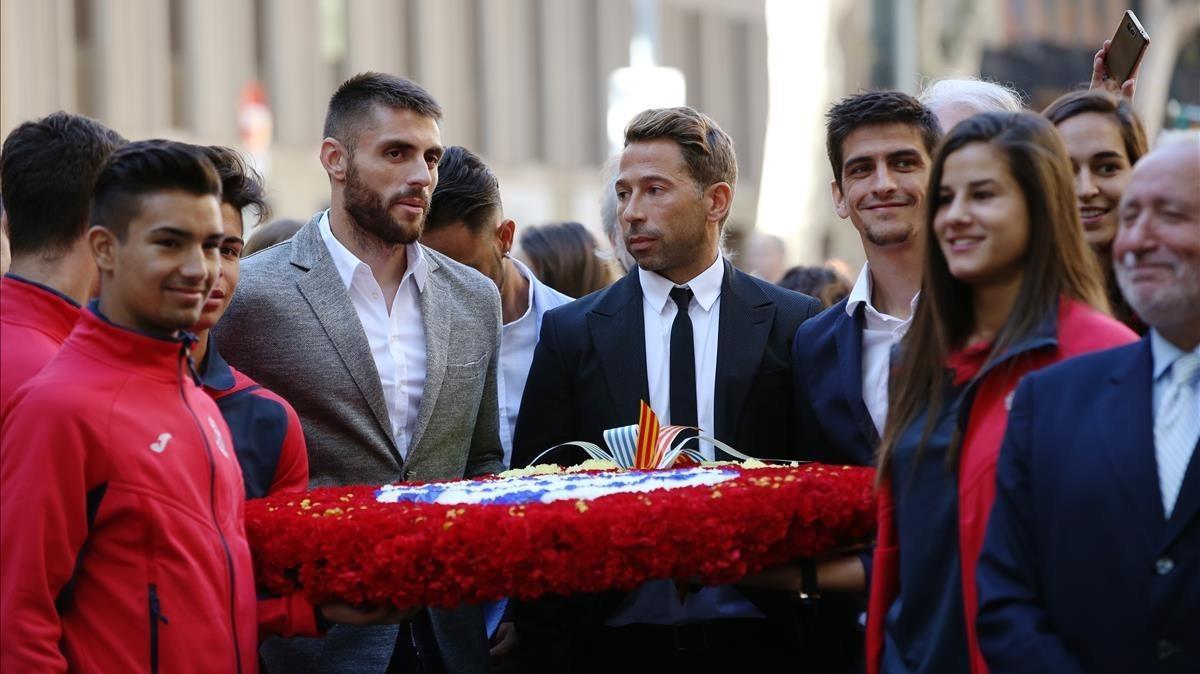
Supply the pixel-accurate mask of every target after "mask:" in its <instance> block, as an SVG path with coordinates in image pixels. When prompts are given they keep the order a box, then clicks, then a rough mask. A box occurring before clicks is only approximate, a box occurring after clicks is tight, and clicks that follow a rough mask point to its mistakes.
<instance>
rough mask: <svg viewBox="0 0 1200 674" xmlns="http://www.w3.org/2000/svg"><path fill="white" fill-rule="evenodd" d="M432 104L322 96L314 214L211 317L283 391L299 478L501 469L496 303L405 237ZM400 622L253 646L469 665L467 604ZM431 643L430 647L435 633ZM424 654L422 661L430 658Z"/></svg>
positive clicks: (480, 665) (404, 84)
mask: <svg viewBox="0 0 1200 674" xmlns="http://www.w3.org/2000/svg"><path fill="white" fill-rule="evenodd" d="M440 118H441V109H440V107H439V106H438V104H437V103H436V102H435V101H434V100H433V98H432V97H430V96H429V94H428V93H427V92H426V91H425V90H424V89H422V88H421V87H420V86H418V85H416V84H414V83H412V82H409V81H407V80H404V79H401V78H398V77H393V76H390V75H383V74H378V73H365V74H362V75H358V76H355V77H353V78H351V79H350V80H347V81H346V82H345V83H343V84H342V85H341V87H340V88H339V89H338V91H337V92H336V93H335V94H334V96H333V98H332V99H331V100H330V104H329V111H328V113H327V116H326V120H325V139H324V141H322V144H321V163H322V165H323V166H324V168H325V171H326V173H327V174H328V175H329V182H330V186H331V191H332V199H331V207H330V209H329V210H328V211H325V212H323V213H318V214H317V215H316V216H314V217H313V219H312V220H311V221H310V222H309V223H308V224H307V225H305V226H304V227H303V228H301V229H300V231H299V232H297V233H296V235H295V237H293V238H292V239H291V240H290V241H287V242H284V243H281V244H279V245H277V246H274V247H272V248H269V249H267V250H265V251H263V252H262V253H259V254H258V255H254V256H252V257H250V258H248V259H247V260H246V261H245V262H244V263H243V265H242V277H241V282H240V284H239V287H238V291H237V295H236V296H235V298H234V299H233V303H232V304H231V306H230V308H229V311H228V313H227V314H226V315H225V317H224V319H223V320H222V321H221V323H220V325H219V326H218V327H217V334H218V341H219V344H220V348H221V352H222V353H223V354H225V356H226V359H227V360H228V361H229V362H230V364H232V365H234V366H235V367H237V368H238V369H240V370H242V371H244V372H246V373H247V374H249V375H250V376H252V377H254V378H255V379H256V380H257V381H259V382H262V384H263V385H264V386H268V387H270V388H271V389H272V390H274V391H276V392H278V393H279V394H280V395H282V396H284V397H285V398H286V399H287V400H288V401H289V402H291V403H292V405H293V406H294V407H295V408H296V411H297V412H298V413H299V415H300V419H301V423H302V425H303V427H304V434H305V439H306V441H307V443H308V449H309V465H310V473H311V476H312V482H313V484H314V485H345V484H382V483H386V482H395V481H399V480H411V479H421V480H430V479H451V478H462V477H470V476H475V475H481V474H485V473H489V472H494V471H496V470H499V469H501V468H502V465H501V457H502V450H501V445H500V439H499V431H498V429H499V421H498V418H499V408H498V405H497V397H496V354H497V349H498V346H499V338H500V337H499V335H500V298H499V295H498V294H497V292H496V287H495V286H494V285H493V284H492V283H491V282H490V281H488V280H487V279H486V278H484V277H483V276H481V275H480V274H478V273H477V272H475V271H474V270H472V269H470V268H468V267H465V266H463V265H460V264H458V263H457V262H454V261H453V260H451V259H449V258H447V257H445V256H443V255H441V254H439V253H436V252H434V251H432V250H430V249H428V248H425V247H423V246H421V245H420V244H419V243H417V239H418V237H419V236H420V234H421V229H422V227H423V225H424V220H425V214H426V212H427V211H428V208H429V199H430V195H431V193H432V191H433V188H434V186H435V184H436V182H437V165H438V161H439V159H440V158H441V154H442V144H441V133H440V130H439V128H438V120H439V119H440ZM412 627H413V629H412V634H413V636H415V637H416V641H417V644H416V651H415V652H414V651H413V647H412V641H411V640H410V635H409V630H408V629H407V626H405V627H404V628H402V630H401V632H400V641H399V642H398V641H397V630H396V628H395V627H386V626H385V627H345V626H338V627H334V628H333V629H332V630H331V631H330V632H329V634H328V635H327V637H326V638H325V639H324V641H323V642H322V641H316V640H299V639H294V640H289V641H280V640H275V641H272V642H271V643H268V644H267V645H266V646H264V649H263V654H264V656H265V658H266V660H267V664H268V665H269V666H270V668H271V669H272V670H274V671H289V672H291V671H320V672H343V671H344V672H383V671H384V670H385V669H387V667H388V663H389V659H390V658H391V656H392V652H393V646H394V645H399V647H400V649H399V652H401V653H404V654H406V661H405V662H406V663H407V664H406V665H405V667H403V668H408V669H411V668H413V667H421V668H423V669H422V670H421V671H436V669H435V668H436V667H442V666H444V667H445V669H447V670H448V671H452V672H481V671H485V670H486V666H487V650H488V647H487V641H486V638H485V634H484V628H483V621H482V613H481V612H480V611H479V610H478V609H477V608H473V607H472V608H464V609H460V610H455V611H432V610H431V611H429V612H428V613H426V614H422V615H420V616H418V618H417V619H416V621H415V622H414V623H413V626H412ZM435 642H436V643H435ZM431 661H432V663H436V664H431Z"/></svg>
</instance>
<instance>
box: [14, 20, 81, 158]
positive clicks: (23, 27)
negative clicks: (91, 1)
mask: <svg viewBox="0 0 1200 674" xmlns="http://www.w3.org/2000/svg"><path fill="white" fill-rule="evenodd" d="M0 79H3V80H4V85H5V89H6V90H7V91H11V92H18V91H19V92H20V95H9V96H4V97H3V98H2V99H0V132H2V133H3V135H5V136H6V135H8V132H9V131H10V130H11V129H12V128H13V127H15V126H16V125H18V124H20V123H21V122H24V121H26V120H29V119H34V118H37V117H41V116H43V115H46V114H48V113H50V112H53V111H55V110H75V109H76V107H77V104H76V95H75V11H74V4H73V3H72V1H71V0H43V1H42V2H27V1H26V0H0Z"/></svg>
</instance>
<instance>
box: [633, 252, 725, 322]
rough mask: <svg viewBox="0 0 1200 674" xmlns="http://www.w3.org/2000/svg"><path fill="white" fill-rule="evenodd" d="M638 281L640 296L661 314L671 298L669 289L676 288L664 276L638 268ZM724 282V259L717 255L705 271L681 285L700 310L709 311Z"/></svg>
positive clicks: (719, 294)
mask: <svg viewBox="0 0 1200 674" xmlns="http://www.w3.org/2000/svg"><path fill="white" fill-rule="evenodd" d="M638 280H639V281H641V283H642V294H643V295H644V296H645V297H646V301H648V302H649V303H650V306H651V307H652V308H653V309H654V310H655V311H657V312H659V313H662V310H663V308H664V307H666V305H667V300H668V299H669V298H670V296H671V289H672V288H675V287H676V286H675V284H674V283H672V282H671V280H670V279H668V278H666V277H665V276H660V275H659V274H657V273H655V272H652V271H646V270H645V269H642V268H641V267H638ZM724 280H725V258H723V257H721V256H720V255H717V259H716V260H713V263H712V264H710V265H709V266H708V268H707V269H705V270H704V271H702V272H700V273H699V274H697V275H696V277H695V278H693V279H692V280H690V281H688V282H687V283H684V284H682V285H683V287H687V288H690V289H691V291H692V294H693V295H694V296H695V297H696V302H697V303H699V305H700V307H701V308H702V309H704V310H705V311H711V310H712V306H713V304H714V303H715V302H716V301H717V298H718V297H720V296H721V284H722V282H724Z"/></svg>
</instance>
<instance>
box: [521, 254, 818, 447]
mask: <svg viewBox="0 0 1200 674" xmlns="http://www.w3.org/2000/svg"><path fill="white" fill-rule="evenodd" d="M819 310H820V303H819V302H817V300H815V299H813V298H811V297H809V296H807V295H801V294H800V293H795V292H792V291H790V290H784V289H782V288H779V287H777V286H774V285H772V284H770V283H767V282H765V281H761V280H759V279H756V278H754V277H752V276H749V275H748V274H744V273H742V272H741V271H738V270H737V269H735V268H734V267H733V265H731V264H730V263H729V262H728V261H726V262H725V278H724V280H723V281H722V285H721V310H720V317H719V325H718V328H717V329H718V333H717V334H718V339H717V342H718V345H717V368H716V369H717V372H716V377H717V379H716V385H715V389H714V395H715V399H714V410H713V412H714V414H713V417H714V420H713V421H714V425H715V428H714V429H713V431H714V436H715V437H716V438H717V439H718V440H721V441H722V442H725V443H728V444H729V445H731V446H732V447H733V448H734V449H737V450H739V451H741V452H744V453H746V454H750V455H751V456H756V457H759V458H799V457H797V456H795V454H794V452H793V449H794V447H793V445H794V437H795V425H794V419H793V415H792V371H791V370H792V364H791V358H790V353H791V347H792V339H793V336H794V335H795V334H796V328H797V327H799V326H800V324H801V323H803V322H804V321H805V320H806V319H808V317H810V316H812V315H814V314H816V313H817V312H818V311H819ZM642 400H645V401H646V402H647V403H649V402H650V389H649V384H648V382H647V375H646V341H645V326H644V319H643V314H642V288H641V283H640V282H639V280H638V274H637V269H636V268H635V269H633V270H632V271H631V272H630V273H629V274H627V275H626V276H625V277H624V278H622V279H620V280H618V281H617V282H616V283H614V284H613V285H612V286H610V287H608V288H606V289H604V290H601V291H599V292H596V293H592V294H591V295H588V296H587V297H584V298H582V299H579V300H576V301H574V302H571V303H569V304H565V305H563V306H561V307H557V308H555V309H551V310H550V311H548V312H546V314H545V315H544V317H543V318H542V331H541V337H540V338H539V340H538V345H537V348H536V349H535V351H534V354H533V364H532V366H531V367H530V369H529V379H528V380H527V382H526V384H525V394H524V397H523V398H522V400H521V412H520V414H519V416H518V417H517V429H516V434H515V436H514V437H513V456H512V465H513V466H524V465H528V463H529V462H530V461H532V460H533V459H534V458H535V457H536V456H537V455H538V454H540V453H541V452H542V451H543V450H545V449H548V448H550V447H552V446H554V445H557V444H559V443H562V442H567V441H570V440H586V441H588V442H594V443H596V444H598V445H600V446H601V447H603V446H604V441H603V437H602V434H603V432H604V431H605V430H606V429H609V428H614V427H617V426H625V425H628V424H635V423H637V420H638V412H639V402H640V401H642ZM558 451H560V452H562V453H561V454H554V455H551V456H549V457H547V459H546V460H548V461H551V462H554V463H571V462H572V461H569V460H568V459H572V458H573V459H579V460H582V459H583V458H586V457H585V456H584V455H583V453H582V452H575V450H572V449H564V450H558Z"/></svg>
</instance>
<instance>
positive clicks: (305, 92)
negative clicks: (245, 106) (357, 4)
mask: <svg viewBox="0 0 1200 674" xmlns="http://www.w3.org/2000/svg"><path fill="white" fill-rule="evenodd" d="M263 5H264V6H263V26H262V30H261V31H260V35H261V36H262V39H264V40H265V41H266V45H265V49H264V50H263V51H264V54H265V58H264V63H263V70H264V72H263V73H262V75H263V77H264V79H265V80H266V84H267V98H268V100H269V101H270V104H271V110H272V111H273V112H274V113H275V137H276V138H277V139H278V141H279V142H280V143H297V144H300V143H303V144H315V143H316V142H317V141H319V140H320V139H321V127H322V124H323V122H324V119H325V108H326V107H327V105H328V103H329V97H330V96H331V95H333V87H335V86H337V83H336V82H334V81H333V79H334V78H333V75H332V72H331V69H330V67H329V64H327V63H326V62H325V60H324V58H323V57H322V55H321V33H320V30H321V22H320V20H319V19H320V7H319V0H263Z"/></svg>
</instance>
